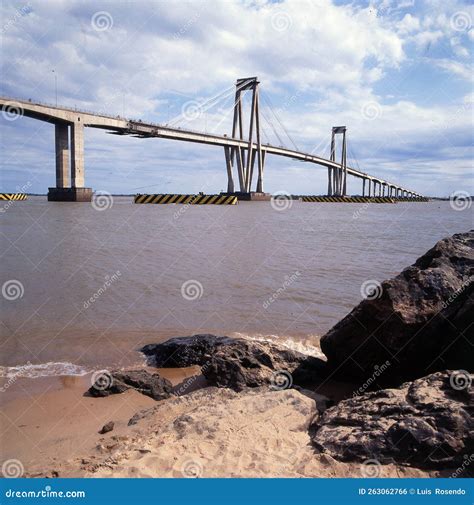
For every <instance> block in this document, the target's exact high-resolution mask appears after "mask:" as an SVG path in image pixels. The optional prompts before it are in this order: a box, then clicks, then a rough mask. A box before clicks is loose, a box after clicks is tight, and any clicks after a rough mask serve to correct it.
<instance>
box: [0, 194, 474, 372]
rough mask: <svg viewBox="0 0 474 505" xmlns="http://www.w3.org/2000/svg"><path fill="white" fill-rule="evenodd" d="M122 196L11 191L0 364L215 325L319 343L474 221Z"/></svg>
mask: <svg viewBox="0 0 474 505" xmlns="http://www.w3.org/2000/svg"><path fill="white" fill-rule="evenodd" d="M110 203H111V201H110V200H109V201H108V202H106V204H105V206H104V207H103V208H102V210H98V208H95V207H98V206H97V205H96V206H95V207H94V206H93V205H91V204H87V203H74V204H70V203H48V202H47V201H45V197H30V199H29V200H28V201H25V202H15V203H13V204H10V205H8V206H6V205H7V204H5V203H3V204H2V205H3V207H2V212H1V214H0V223H1V233H2V240H1V250H0V254H1V285H2V293H3V296H1V297H0V303H1V313H2V325H1V361H0V365H2V368H0V372H1V373H0V375H3V376H4V377H8V376H12V374H15V373H18V371H19V370H20V371H21V375H26V376H43V375H61V374H66V373H70V374H81V373H84V372H85V371H87V370H93V369H97V368H104V367H112V366H117V367H122V366H131V365H134V364H137V363H142V362H143V358H142V356H141V354H140V353H139V352H138V349H139V348H140V346H142V345H144V344H146V343H151V342H157V341H160V340H164V339H166V338H169V337H172V336H182V335H190V334H194V333H203V332H209V333H216V334H227V335H246V336H249V337H253V338H271V339H276V340H280V341H283V342H286V343H287V344H288V345H290V346H292V347H294V348H299V349H302V350H307V351H309V352H313V353H315V354H317V353H318V350H317V344H318V338H319V336H321V335H323V334H324V333H325V332H326V331H327V330H328V329H329V328H331V326H332V325H334V324H335V323H336V322H337V321H338V320H339V319H340V318H341V317H343V316H344V315H345V314H347V313H348V312H349V311H350V310H351V309H352V307H353V306H354V305H355V304H357V303H358V302H359V301H360V300H361V286H362V285H363V283H364V282H366V281H371V282H372V281H382V280H384V279H387V278H389V277H391V276H393V275H395V274H397V273H398V272H400V271H401V270H402V269H403V268H404V267H406V266H408V265H410V264H411V263H413V262H414V261H415V260H416V258H417V257H418V256H419V255H421V254H422V253H424V252H425V251H426V250H428V249H429V248H430V247H432V246H433V245H434V243H435V242H436V241H437V240H439V239H441V238H443V237H446V236H448V235H451V234H453V233H457V232H463V231H466V230H468V229H471V228H472V227H473V210H474V209H472V208H471V209H466V210H462V211H459V210H454V209H452V208H451V206H450V204H449V202H430V203H399V204H396V205H390V204H388V205H387V204H385V205H383V204H370V205H367V204H325V203H302V202H293V203H292V205H291V207H290V208H284V209H281V208H280V210H276V209H275V208H273V207H272V205H271V203H270V202H241V203H239V204H238V205H236V206H206V205H204V206H197V205H195V206H183V205H134V204H133V203H132V199H131V198H128V197H114V199H113V204H112V206H110ZM25 365H26V366H25ZM18 367H20V368H18Z"/></svg>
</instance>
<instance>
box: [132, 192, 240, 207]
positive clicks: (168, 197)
mask: <svg viewBox="0 0 474 505" xmlns="http://www.w3.org/2000/svg"><path fill="white" fill-rule="evenodd" d="M134 202H135V203H160V204H166V203H182V204H187V205H235V204H236V203H237V197H236V196H229V195H204V194H198V195H176V194H169V193H168V194H159V195H135V199H134Z"/></svg>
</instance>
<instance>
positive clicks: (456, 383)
mask: <svg viewBox="0 0 474 505" xmlns="http://www.w3.org/2000/svg"><path fill="white" fill-rule="evenodd" d="M449 384H450V385H451V387H452V388H453V389H456V390H457V391H461V390H462V389H469V388H470V387H471V386H472V376H471V374H470V373H469V372H468V371H466V370H455V371H454V372H452V373H451V375H450V376H449Z"/></svg>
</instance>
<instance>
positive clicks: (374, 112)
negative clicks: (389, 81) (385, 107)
mask: <svg viewBox="0 0 474 505" xmlns="http://www.w3.org/2000/svg"><path fill="white" fill-rule="evenodd" d="M361 114H362V117H363V118H364V119H368V120H369V121H373V120H374V119H377V118H378V117H380V116H381V115H382V107H380V105H379V104H378V103H377V102H367V103H366V104H364V105H363V106H362V109H361Z"/></svg>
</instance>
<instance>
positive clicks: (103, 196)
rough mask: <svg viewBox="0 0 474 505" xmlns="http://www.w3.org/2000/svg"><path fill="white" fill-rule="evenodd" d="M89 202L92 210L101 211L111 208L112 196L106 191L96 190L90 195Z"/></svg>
mask: <svg viewBox="0 0 474 505" xmlns="http://www.w3.org/2000/svg"><path fill="white" fill-rule="evenodd" d="M91 203H92V207H93V208H94V210H98V211H103V210H107V209H110V208H112V205H113V204H114V198H113V196H112V195H111V194H110V193H109V192H107V191H96V192H95V193H94V195H93V196H92V202H91Z"/></svg>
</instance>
